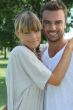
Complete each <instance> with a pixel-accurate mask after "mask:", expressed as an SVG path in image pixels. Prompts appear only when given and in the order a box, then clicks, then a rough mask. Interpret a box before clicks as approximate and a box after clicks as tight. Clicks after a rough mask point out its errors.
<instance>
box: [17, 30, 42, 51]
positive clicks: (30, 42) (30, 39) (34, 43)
mask: <svg viewBox="0 0 73 110" xmlns="http://www.w3.org/2000/svg"><path fill="white" fill-rule="evenodd" d="M17 36H18V38H19V39H20V41H21V43H22V44H23V45H26V46H27V47H28V48H30V49H34V48H37V47H38V46H39V44H40V42H41V31H37V32H34V31H31V32H28V33H20V32H18V34H17Z"/></svg>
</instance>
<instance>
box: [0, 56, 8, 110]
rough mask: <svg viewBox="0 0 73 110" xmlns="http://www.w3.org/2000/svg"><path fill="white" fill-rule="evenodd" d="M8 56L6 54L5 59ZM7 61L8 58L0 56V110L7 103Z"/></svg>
mask: <svg viewBox="0 0 73 110" xmlns="http://www.w3.org/2000/svg"><path fill="white" fill-rule="evenodd" d="M8 56H9V54H7V57H8ZM7 61H8V58H7V59H4V58H3V55H1V54H0V110H2V108H3V106H4V105H5V104H6V103H7V93H6V84H5V76H6V67H7Z"/></svg>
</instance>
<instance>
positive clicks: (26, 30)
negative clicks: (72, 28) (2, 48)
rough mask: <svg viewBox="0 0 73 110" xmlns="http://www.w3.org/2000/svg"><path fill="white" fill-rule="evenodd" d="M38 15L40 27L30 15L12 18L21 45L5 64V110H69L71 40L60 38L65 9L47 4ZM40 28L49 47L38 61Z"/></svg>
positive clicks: (70, 106) (70, 107) (36, 18)
mask: <svg viewBox="0 0 73 110" xmlns="http://www.w3.org/2000/svg"><path fill="white" fill-rule="evenodd" d="M41 12H42V26H43V27H42V26H41V23H40V21H39V19H38V17H37V16H36V15H35V14H34V13H32V12H29V11H27V12H21V13H20V14H18V15H17V16H16V17H15V24H14V25H15V34H16V36H17V37H18V39H19V40H20V42H21V44H22V45H21V46H17V47H15V48H14V49H13V50H12V52H11V55H10V58H9V61H8V66H7V75H6V85H7V109H8V110H43V109H44V110H49V109H50V110H61V109H63V110H72V102H73V101H72V102H71V101H70V99H72V98H71V97H72V93H73V91H72V89H71V87H72V82H71V81H72V79H73V75H72V71H71V69H69V67H70V66H71V67H72V61H71V59H73V58H72V51H73V39H70V40H69V41H67V40H65V39H64V29H65V27H66V19H67V10H66V7H65V5H64V4H63V3H62V2H57V1H51V2H49V3H48V4H46V5H45V6H44V7H43V8H42V10H41ZM42 28H43V32H44V34H45V35H46V37H47V39H48V44H49V46H48V47H47V48H46V49H45V50H44V52H43V53H42V55H41V61H40V60H39V59H38V55H37V54H38V53H37V47H38V46H39V45H40V42H41V29H42ZM42 62H43V63H44V64H43V63H42ZM45 65H46V66H47V67H46V66H45ZM68 72H69V73H68ZM68 78H69V79H70V80H67V79H68ZM65 85H66V87H65ZM68 88H69V89H68ZM65 89H66V90H65ZM44 93H45V97H44ZM65 93H66V94H67V96H65ZM70 95H71V96H70ZM51 98H52V99H51ZM66 99H67V100H66ZM72 100H73V99H72ZM62 101H63V103H62ZM65 101H66V102H65ZM68 101H70V103H68ZM43 102H44V108H43ZM62 104H63V105H64V104H65V105H64V107H63V106H62ZM65 108H66V109H65ZM4 109H5V108H4Z"/></svg>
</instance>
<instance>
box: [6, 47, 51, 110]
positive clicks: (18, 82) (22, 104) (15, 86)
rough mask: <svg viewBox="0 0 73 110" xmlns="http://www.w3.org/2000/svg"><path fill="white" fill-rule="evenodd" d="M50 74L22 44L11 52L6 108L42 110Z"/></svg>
mask: <svg viewBox="0 0 73 110" xmlns="http://www.w3.org/2000/svg"><path fill="white" fill-rule="evenodd" d="M50 76H51V71H50V70H48V69H47V68H46V67H45V66H44V65H43V64H42V63H41V62H40V61H39V60H38V59H37V57H36V56H35V55H34V53H33V52H31V51H30V50H29V49H27V48H26V47H24V46H17V47H15V48H14V49H13V51H12V52H11V55H10V58H9V61H8V66H7V75H6V85H7V98H8V110H42V109H43V94H44V87H45V84H46V82H47V81H48V79H49V78H50Z"/></svg>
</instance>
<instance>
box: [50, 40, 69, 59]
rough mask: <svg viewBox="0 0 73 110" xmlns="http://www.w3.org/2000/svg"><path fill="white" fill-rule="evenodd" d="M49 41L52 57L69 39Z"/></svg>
mask: <svg viewBox="0 0 73 110" xmlns="http://www.w3.org/2000/svg"><path fill="white" fill-rule="evenodd" d="M48 43H49V48H48V53H49V56H50V57H53V56H55V54H56V53H57V52H58V51H60V50H61V49H62V48H63V47H64V46H65V45H66V43H67V40H65V39H62V40H60V41H57V42H48Z"/></svg>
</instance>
